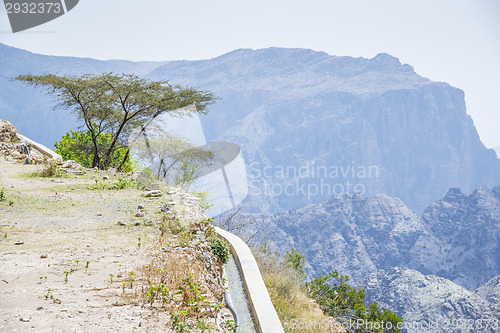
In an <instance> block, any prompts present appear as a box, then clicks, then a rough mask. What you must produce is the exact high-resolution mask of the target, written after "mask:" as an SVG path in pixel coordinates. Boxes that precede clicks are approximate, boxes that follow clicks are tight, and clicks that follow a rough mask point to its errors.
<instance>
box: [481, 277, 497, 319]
mask: <svg viewBox="0 0 500 333" xmlns="http://www.w3.org/2000/svg"><path fill="white" fill-rule="evenodd" d="M475 293H476V294H477V295H479V296H480V297H482V298H484V299H485V300H487V301H489V302H490V303H491V304H494V305H495V306H496V309H497V312H500V275H497V276H495V277H494V278H492V279H491V280H489V281H488V282H487V283H485V284H484V285H482V286H481V287H479V288H477V290H476V291H475Z"/></svg>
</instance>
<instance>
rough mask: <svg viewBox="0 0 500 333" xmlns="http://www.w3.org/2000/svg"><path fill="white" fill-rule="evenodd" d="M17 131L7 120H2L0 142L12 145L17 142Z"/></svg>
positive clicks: (0, 123)
mask: <svg viewBox="0 0 500 333" xmlns="http://www.w3.org/2000/svg"><path fill="white" fill-rule="evenodd" d="M17 141H18V140H17V130H16V128H15V127H14V125H12V124H11V123H10V122H8V121H7V120H2V119H0V142H3V143H7V144H12V143H15V142H17Z"/></svg>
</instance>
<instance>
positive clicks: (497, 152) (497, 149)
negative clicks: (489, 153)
mask: <svg viewBox="0 0 500 333" xmlns="http://www.w3.org/2000/svg"><path fill="white" fill-rule="evenodd" d="M493 150H494V151H495V153H496V154H497V157H498V158H500V147H495V148H493Z"/></svg>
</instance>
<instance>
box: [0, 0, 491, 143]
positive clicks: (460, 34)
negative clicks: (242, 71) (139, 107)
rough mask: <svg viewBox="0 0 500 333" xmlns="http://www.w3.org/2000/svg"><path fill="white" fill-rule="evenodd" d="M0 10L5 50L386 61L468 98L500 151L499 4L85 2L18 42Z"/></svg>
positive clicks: (448, 0) (483, 0) (470, 0)
mask: <svg viewBox="0 0 500 333" xmlns="http://www.w3.org/2000/svg"><path fill="white" fill-rule="evenodd" d="M0 7H2V8H1V9H0V42H1V43H4V44H7V45H11V46H15V47H19V48H22V49H26V50H29V51H32V52H36V53H42V54H50V55H68V56H77V57H92V58H97V59H128V60H174V59H189V60H194V59H206V58H213V57H216V56H218V55H221V54H223V53H226V52H228V51H231V50H234V49H237V48H253V49H257V48H264V47H270V46H279V47H301V48H310V49H314V50H318V51H325V52H327V53H329V54H333V55H349V56H355V57H367V58H371V57H373V56H375V55H376V54H378V53H381V52H386V53H389V54H391V55H393V56H396V57H398V58H399V59H400V60H401V62H402V63H408V64H410V65H412V66H413V67H414V68H415V70H416V72H417V73H419V74H420V75H422V76H425V77H428V78H430V79H432V80H435V81H445V82H448V83H450V84H451V85H453V86H456V87H458V88H461V89H463V90H464V91H465V94H466V101H467V107H468V112H469V114H470V115H471V116H472V118H473V120H474V123H475V124H476V127H477V128H478V131H479V134H480V136H481V139H482V140H483V142H484V143H485V145H486V146H487V147H493V146H500V129H499V127H500V100H499V99H498V98H497V96H498V95H499V94H500V64H499V62H500V1H498V0H417V1H413V0H345V1H338V0H323V1H319V0H309V1H294V0H287V1H281V0H279V1H272V0H267V1H261V0H252V1H242V0H239V1H238V0H211V1H206V0H205V1H199V0H196V1H189V0H184V1H169V0H141V1H130V0H129V1H124V0H80V3H79V4H78V5H77V6H76V7H75V8H74V9H73V10H72V11H70V12H69V13H68V14H66V15H64V16H62V17H60V18H58V19H56V20H54V21H52V22H49V23H47V24H44V25H42V26H39V27H36V28H33V29H31V30H29V31H26V32H20V33H16V34H13V33H12V32H11V30H10V26H9V24H8V20H7V14H6V12H5V8H3V6H0Z"/></svg>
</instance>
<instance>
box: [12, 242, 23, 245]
mask: <svg viewBox="0 0 500 333" xmlns="http://www.w3.org/2000/svg"><path fill="white" fill-rule="evenodd" d="M23 244H24V242H15V243H14V245H23Z"/></svg>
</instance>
